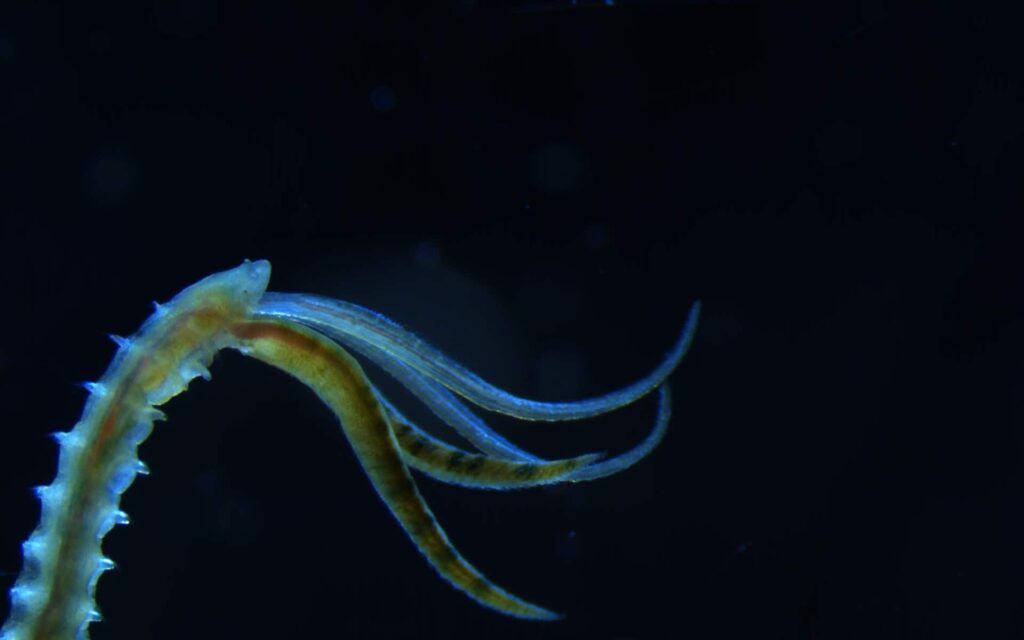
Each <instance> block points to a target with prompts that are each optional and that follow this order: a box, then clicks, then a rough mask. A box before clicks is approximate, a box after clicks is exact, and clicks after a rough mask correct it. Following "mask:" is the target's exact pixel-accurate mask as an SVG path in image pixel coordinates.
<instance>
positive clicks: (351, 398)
mask: <svg viewBox="0 0 1024 640" xmlns="http://www.w3.org/2000/svg"><path fill="white" fill-rule="evenodd" d="M233 332H234V335H235V336H236V337H237V338H238V341H239V347H238V348H239V349H240V350H241V351H242V352H243V353H245V354H246V355H248V356H251V357H253V358H256V359H258V360H262V361H263V362H266V363H267V364H270V365H272V366H274V367H277V368H278V369H281V370H283V371H285V372H287V373H289V374H291V375H292V376H294V377H295V378H297V379H298V380H300V381H301V382H302V383H304V384H305V385H306V386H308V387H309V388H311V389H312V390H313V391H314V392H316V394H317V395H318V396H319V397H320V399H321V400H323V401H324V403H325V404H327V406H328V407H330V408H331V410H332V411H334V413H335V415H337V416H338V419H339V421H340V422H341V426H342V428H343V429H344V431H345V435H346V436H347V437H348V440H349V442H350V443H351V445H352V449H353V450H354V451H355V454H356V456H357V457H358V458H359V462H360V464H361V465H362V467H363V469H365V470H366V474H367V475H368V476H369V478H370V482H371V483H372V484H373V486H374V488H375V489H376V490H377V493H378V495H380V497H381V499H383V500H384V503H385V504H386V505H387V506H388V508H389V509H390V510H391V513H392V514H394V516H395V518H397V519H398V521H399V523H401V525H402V527H403V528H404V529H405V531H406V533H408V534H409V537H410V538H412V540H413V542H414V543H415V544H416V546H417V547H418V548H419V549H420V551H421V552H423V555H425V556H426V557H427V560H428V561H429V562H430V564H431V565H433V566H434V568H435V569H437V572H438V573H440V574H441V576H442V577H444V578H445V579H446V580H448V581H449V582H451V583H452V584H453V585H454V586H455V587H457V588H458V589H460V590H462V591H464V592H465V593H466V594H467V595H469V596H470V597H471V598H473V599H474V600H476V601H477V602H479V603H480V604H482V605H484V606H487V607H490V608H492V609H496V610H497V611H500V612H502V613H505V614H508V615H512V616H517V617H521V618H529V619H534V620H551V619H555V618H557V617H558V615H557V614H555V613H552V612H551V611H548V610H547V609H544V608H542V607H538V606H537V605H534V604H531V603H529V602H526V601H525V600H522V599H520V598H517V597H516V596H514V595H512V594H510V593H508V592H507V591H505V590H504V589H501V588H500V587H498V586H497V585H495V584H494V583H493V582H491V581H490V580H488V579H487V578H486V577H484V575H483V574H482V573H480V572H479V571H478V570H477V569H476V568H474V567H473V566H472V565H471V564H469V562H467V561H466V560H465V559H464V558H463V557H462V556H461V555H460V554H459V552H458V551H456V550H455V547H453V546H452V544H451V543H450V542H449V541H448V537H447V536H446V535H445V533H444V531H443V530H442V529H441V526H440V525H439V524H438V523H437V520H435V518H434V515H433V514H432V513H431V512H430V508H429V507H427V504H426V502H424V500H423V497H422V496H421V495H420V493H419V490H418V489H417V488H416V482H415V481H414V480H413V478H412V475H410V473H409V470H408V468H407V467H406V466H405V463H404V462H403V460H402V456H401V453H400V452H399V447H398V442H397V441H396V439H395V434H394V432H393V431H392V426H391V423H390V421H389V419H388V416H387V413H386V412H385V409H384V407H383V406H382V405H381V403H380V401H379V400H378V398H377V394H376V392H375V391H374V389H373V387H372V386H371V385H370V381H369V380H367V379H366V375H365V374H364V373H363V370H362V367H360V366H359V363H358V362H356V360H355V359H354V358H353V357H352V356H350V355H349V354H348V353H347V352H346V351H345V350H344V349H342V348H341V347H340V346H339V345H337V344H336V343H334V342H332V341H331V340H329V339H327V338H325V337H324V336H322V335H320V334H318V333H316V332H314V331H312V330H310V329H307V328H305V327H301V326H298V325H296V324H294V323H291V322H287V321H281V320H274V319H260V320H253V321H249V322H244V323H239V324H237V325H236V326H235V327H234V328H233Z"/></svg>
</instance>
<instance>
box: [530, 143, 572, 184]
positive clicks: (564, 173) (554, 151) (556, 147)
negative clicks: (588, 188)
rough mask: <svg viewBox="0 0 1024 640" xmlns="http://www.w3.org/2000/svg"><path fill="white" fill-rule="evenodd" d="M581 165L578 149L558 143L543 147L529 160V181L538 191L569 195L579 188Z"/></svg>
mask: <svg viewBox="0 0 1024 640" xmlns="http://www.w3.org/2000/svg"><path fill="white" fill-rule="evenodd" d="M583 165H584V161H583V155H582V154H581V153H580V151H579V150H578V149H576V148H574V147H571V146H569V145H567V144H560V143H553V144H548V145H544V146H542V147H540V148H539V149H537V150H536V151H535V152H534V153H533V156H532V157H531V158H530V169H529V170H530V180H531V182H532V183H533V186H534V187H536V188H537V189H539V190H540V191H545V192H548V193H570V192H573V191H576V190H577V189H579V187H580V182H581V180H582V178H583Z"/></svg>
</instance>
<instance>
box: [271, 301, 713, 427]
mask: <svg viewBox="0 0 1024 640" xmlns="http://www.w3.org/2000/svg"><path fill="white" fill-rule="evenodd" d="M258 312H259V313H260V314H264V315H269V316H275V317H281V318H287V319H290V320H293V321H295V322H299V323H302V324H305V325H307V326H309V327H312V328H314V329H317V330H320V331H324V332H326V331H327V330H328V329H329V328H333V329H335V330H336V331H339V332H341V333H342V334H345V335H348V336H352V337H353V338H355V339H358V340H361V341H363V342H366V343H368V344H371V345H373V346H374V347H376V348H378V349H380V350H381V351H383V352H385V353H387V354H388V355H389V356H391V357H392V358H395V359H397V360H400V361H401V362H403V363H405V364H406V365H408V366H409V367H412V368H413V369H415V370H417V371H419V372H420V373H422V374H423V375H425V376H426V377H428V378H430V379H432V380H436V381H437V382H439V383H441V384H443V385H444V386H446V387H448V388H449V389H451V390H452V391H454V392H455V393H457V394H459V395H461V396H463V397H464V398H466V399H467V400H469V401H470V402H472V403H473V404H476V405H479V406H481V407H483V408H485V409H489V410H491V411H495V412H498V413H504V414H508V415H511V416H515V417H517V418H521V419H523V420H545V421H557V420H578V419H582V418H588V417H591V416H595V415H598V414H601V413H606V412H608V411H611V410H613V409H617V408H619V407H622V406H625V405H627V404H630V403H631V402H633V401H635V400H637V399H638V398H640V397H642V396H644V395H645V394H647V393H649V392H650V391H651V390H653V389H654V388H655V387H657V386H659V385H660V384H661V383H662V382H663V381H664V380H665V378H667V377H668V375H669V374H670V373H672V371H673V369H675V368H676V366H677V365H678V364H679V362H680V361H681V360H682V358H683V356H684V355H686V351H687V350H688V349H689V347H690V343H691V342H692V340H693V334H694V331H695V330H696V326H697V320H698V317H699V315H700V303H699V302H696V303H694V305H693V306H692V307H691V308H690V314H689V317H688V318H687V321H686V326H685V327H684V328H683V332H682V334H681V335H680V336H679V339H678V340H677V341H676V344H675V345H674V346H673V347H672V349H671V350H670V351H669V353H668V355H667V356H666V357H665V359H664V360H662V362H661V364H659V365H658V366H657V367H656V368H655V369H654V370H653V371H652V372H651V373H649V374H648V375H647V376H645V377H643V378H642V379H640V380H638V381H636V382H634V383H633V384H631V385H628V386H626V387H623V388H622V389H619V390H617V391H613V392H611V393H608V394H605V395H603V396H599V397H596V398H590V399H587V400H580V401H577V402H538V401H535V400H528V399H525V398H520V397H518V396H515V395H512V394H510V393H508V392H507V391H503V390H502V389H499V388H497V387H495V386H494V385H492V384H490V383H488V382H485V381H484V380H482V379H481V378H480V377H478V376H477V375H476V374H474V373H472V372H471V371H469V370H468V369H466V368H465V367H463V366H462V365H460V364H458V363H456V362H455V361H453V360H452V359H450V358H448V357H447V356H445V355H444V354H442V353H441V352H440V351H439V350H438V349H436V348H434V347H432V346H430V345H429V344H427V343H426V342H424V341H423V340H421V339H420V338H418V337H417V336H416V335H414V334H413V333H411V332H409V331H407V330H406V329H404V328H402V327H401V326H399V325H398V324H397V323H395V322H393V321H391V320H389V319H388V318H386V317H384V316H383V315H381V314H379V313H376V312H374V311H370V310H369V309H364V308H363V307H360V306H358V305H354V304H351V303H348V302H343V301H340V300H332V299H329V298H322V297H319V296H312V295H305V294H288V293H270V294H267V295H265V296H264V297H263V299H262V300H261V302H260V305H259V308H258Z"/></svg>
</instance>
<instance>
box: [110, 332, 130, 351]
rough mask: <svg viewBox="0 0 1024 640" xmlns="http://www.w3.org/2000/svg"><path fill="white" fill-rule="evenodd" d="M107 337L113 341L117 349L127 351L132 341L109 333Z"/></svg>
mask: <svg viewBox="0 0 1024 640" xmlns="http://www.w3.org/2000/svg"><path fill="white" fill-rule="evenodd" d="M108 337H109V338H110V339H111V340H113V341H114V344H116V345H117V347H118V348H119V349H128V348H130V347H131V346H132V341H131V340H129V339H128V338H125V337H124V336H119V335H115V334H113V333H111V334H109V336H108Z"/></svg>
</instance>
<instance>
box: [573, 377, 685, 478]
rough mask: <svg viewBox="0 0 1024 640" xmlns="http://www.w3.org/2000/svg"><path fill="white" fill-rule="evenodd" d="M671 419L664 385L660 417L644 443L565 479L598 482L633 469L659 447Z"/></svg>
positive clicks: (578, 470) (670, 400) (659, 405)
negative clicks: (599, 479)
mask: <svg viewBox="0 0 1024 640" xmlns="http://www.w3.org/2000/svg"><path fill="white" fill-rule="evenodd" d="M671 417H672V394H671V393H670V392H669V390H668V385H667V384H663V385H661V386H660V387H658V417H657V418H656V419H655V422H654V428H653V429H651V432H650V433H649V434H647V437H646V438H644V440H643V442H641V443H640V444H638V445H636V446H635V447H633V448H632V449H630V450H629V451H626V452H624V453H620V454H619V455H617V456H615V457H614V458H608V459H607V460H601V461H600V462H595V463H594V464H590V465H587V466H585V467H581V468H580V469H577V470H576V471H574V472H572V473H570V474H569V475H568V476H566V478H565V479H566V480H569V481H571V482H581V481H583V480H597V479H598V478H604V477H605V476H610V475H613V474H616V473H618V472H620V471H623V470H625V469H628V468H630V467H632V466H633V465H635V464H636V463H638V462H640V461H641V460H643V459H644V458H646V457H647V454H649V453H650V452H651V451H653V450H654V448H655V447H657V446H658V443H660V442H661V440H662V438H664V437H665V432H666V431H667V430H668V421H669V418H671Z"/></svg>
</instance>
